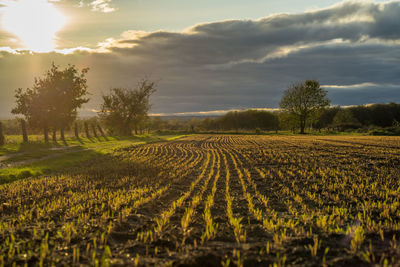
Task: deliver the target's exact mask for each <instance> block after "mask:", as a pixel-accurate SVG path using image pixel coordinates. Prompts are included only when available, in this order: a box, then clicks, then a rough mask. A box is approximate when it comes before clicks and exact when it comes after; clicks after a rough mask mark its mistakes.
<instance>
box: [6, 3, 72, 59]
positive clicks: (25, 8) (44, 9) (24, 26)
mask: <svg viewBox="0 0 400 267" xmlns="http://www.w3.org/2000/svg"><path fill="white" fill-rule="evenodd" d="M65 20H66V18H65V16H64V15H63V14H62V13H61V12H60V11H58V10H57V9H56V8H55V7H54V5H53V4H52V3H49V2H48V1H47V0H16V1H15V0H9V1H7V3H6V6H5V7H4V9H3V18H2V23H3V27H4V29H5V30H7V31H9V32H11V33H13V34H15V35H16V36H17V37H19V39H20V40H21V41H22V43H23V45H24V46H25V48H27V49H30V50H33V51H37V52H47V51H51V50H53V49H54V48H55V37H56V35H55V34H56V33H57V32H58V31H59V30H60V29H61V28H62V26H63V25H64V23H65Z"/></svg>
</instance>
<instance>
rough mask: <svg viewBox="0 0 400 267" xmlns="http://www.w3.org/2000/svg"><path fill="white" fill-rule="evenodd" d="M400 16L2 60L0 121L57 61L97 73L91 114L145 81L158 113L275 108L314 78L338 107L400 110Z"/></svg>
mask: <svg viewBox="0 0 400 267" xmlns="http://www.w3.org/2000/svg"><path fill="white" fill-rule="evenodd" d="M95 2H98V3H99V4H100V2H101V3H107V4H109V3H110V1H95ZM92 3H94V2H92ZM398 14H400V2H399V1H392V2H385V3H373V2H364V1H363V2H355V1H351V2H343V3H340V4H337V5H334V6H332V7H330V8H326V9H319V10H313V11H310V12H305V13H300V14H277V15H273V16H269V17H266V18H262V19H259V20H229V21H219V22H213V23H203V24H199V25H194V26H193V27H190V28H188V29H186V30H184V31H182V32H169V31H162V30H160V31H156V32H143V31H126V32H124V33H123V34H122V35H121V37H120V38H119V39H117V38H114V39H112V38H110V39H107V40H105V41H104V42H101V43H99V45H98V48H96V49H88V48H79V49H76V48H71V49H66V50H63V51H56V52H53V53H43V54H37V53H33V54H31V53H27V52H20V53H17V54H12V53H9V52H10V51H9V52H2V53H0V70H1V71H2V73H4V75H3V76H2V77H0V97H1V98H0V99H6V100H0V101H2V103H1V105H0V114H1V113H5V112H8V111H9V110H10V109H11V106H12V96H13V91H12V89H13V88H14V89H15V88H18V87H25V86H29V85H30V84H31V83H32V81H33V77H35V76H38V75H41V74H42V73H44V71H45V70H46V68H48V67H49V66H50V64H51V62H53V61H54V62H56V63H57V64H61V65H66V64H68V63H72V64H76V65H78V66H80V67H86V66H88V67H90V68H91V70H90V72H89V76H88V81H89V86H90V90H91V93H92V101H91V102H90V104H89V105H88V107H86V111H89V110H91V109H92V110H95V109H96V108H98V106H99V104H100V102H101V92H105V91H107V90H108V89H109V88H111V87H119V86H123V87H130V86H132V85H133V86H134V85H135V84H136V81H137V80H138V79H139V78H141V77H143V76H145V75H149V76H150V77H151V78H152V79H155V80H158V81H159V82H158V91H157V93H156V94H155V95H154V97H153V98H152V101H153V104H154V105H153V109H152V113H169V114H170V113H176V114H179V113H185V114H186V113H188V112H189V113H190V112H192V113H193V112H195V113H196V112H200V111H202V112H207V111H215V110H231V109H241V108H255V107H269V108H276V107H278V103H279V100H280V97H281V95H282V92H283V91H284V90H285V89H286V88H287V87H288V85H290V84H291V83H293V82H297V81H302V80H305V79H310V78H316V79H318V80H319V81H320V82H321V84H324V85H326V86H325V87H326V89H327V90H328V91H329V96H330V97H331V99H332V103H333V104H339V105H352V104H363V103H374V102H390V101H397V102H400V76H399V75H398V74H399V73H400V65H399V64H398V62H400V31H399V30H398V29H400V16H398ZM17 70H18V72H17ZM14 72H15V74H14ZM10 89H11V90H10Z"/></svg>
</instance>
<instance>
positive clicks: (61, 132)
mask: <svg viewBox="0 0 400 267" xmlns="http://www.w3.org/2000/svg"><path fill="white" fill-rule="evenodd" d="M60 135H61V140H63V141H65V136H64V127H61V129H60Z"/></svg>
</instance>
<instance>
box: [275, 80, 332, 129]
mask: <svg viewBox="0 0 400 267" xmlns="http://www.w3.org/2000/svg"><path fill="white" fill-rule="evenodd" d="M326 95H327V91H325V90H323V89H322V88H321V87H320V84H319V82H318V81H317V80H306V81H305V82H304V83H297V84H293V85H291V86H289V88H288V89H287V90H286V91H285V92H284V94H283V97H282V99H281V102H280V107H281V108H282V109H283V110H284V111H287V112H289V113H290V114H292V115H293V116H294V117H295V118H296V120H297V122H298V124H299V127H300V133H302V134H304V129H305V127H306V124H307V122H308V120H309V119H310V118H312V117H313V116H315V114H316V112H317V111H319V110H320V109H322V108H324V107H327V106H329V104H330V101H329V99H328V98H327V96H326Z"/></svg>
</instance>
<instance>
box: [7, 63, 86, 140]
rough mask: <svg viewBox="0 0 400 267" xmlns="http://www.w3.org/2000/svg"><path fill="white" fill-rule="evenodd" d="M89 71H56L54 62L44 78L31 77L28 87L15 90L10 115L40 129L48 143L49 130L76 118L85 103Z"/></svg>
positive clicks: (71, 66)
mask: <svg viewBox="0 0 400 267" xmlns="http://www.w3.org/2000/svg"><path fill="white" fill-rule="evenodd" d="M88 70H89V69H87V68H85V69H83V70H82V71H81V72H80V73H79V71H78V69H77V68H76V67H75V66H73V65H68V67H67V68H65V69H64V70H60V69H59V67H58V66H56V65H55V64H54V63H53V65H52V67H51V68H50V70H48V71H47V73H46V74H45V75H44V77H40V78H35V82H34V85H33V87H32V88H27V89H26V90H22V88H19V89H17V91H16V95H15V97H16V104H17V106H16V107H15V108H14V109H12V111H11V112H12V113H13V114H21V115H23V116H25V118H26V120H27V121H28V123H29V124H30V126H31V127H33V128H37V129H39V128H42V129H43V130H44V136H45V140H46V141H47V140H48V130H49V128H52V129H53V130H54V131H55V130H56V129H60V130H61V135H62V136H63V131H64V128H65V127H68V126H69V125H70V124H71V123H72V122H73V121H74V120H75V119H76V116H77V109H78V108H80V107H81V106H82V105H83V104H84V103H87V102H88V101H89V99H88V98H85V96H86V95H87V94H88V92H87V87H88V86H87V80H86V78H85V75H86V73H87V72H88Z"/></svg>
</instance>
